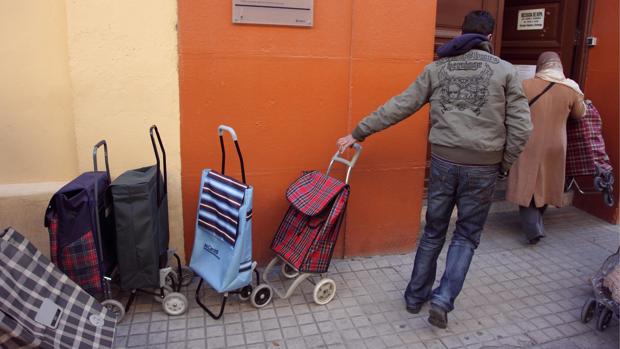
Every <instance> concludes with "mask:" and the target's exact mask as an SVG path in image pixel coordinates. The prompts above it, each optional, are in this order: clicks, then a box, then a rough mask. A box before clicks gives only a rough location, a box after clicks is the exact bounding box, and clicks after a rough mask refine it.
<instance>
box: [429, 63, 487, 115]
mask: <svg viewBox="0 0 620 349" xmlns="http://www.w3.org/2000/svg"><path fill="white" fill-rule="evenodd" d="M489 63H494V64H497V63H499V59H498V58H497V57H493V56H488V55H481V54H478V53H477V52H472V51H470V52H468V53H466V54H464V55H462V56H457V57H451V58H446V59H443V60H441V61H438V62H437V65H440V66H441V68H440V69H439V73H438V74H439V76H438V77H439V81H441V89H440V94H439V103H440V104H441V112H442V113H445V112H446V111H452V110H454V109H458V110H460V111H463V110H466V109H469V110H471V111H472V112H474V113H475V114H476V115H480V109H481V108H482V106H484V104H485V103H486V102H487V98H488V96H489V81H490V80H491V76H493V70H492V69H491V66H490V65H489Z"/></svg>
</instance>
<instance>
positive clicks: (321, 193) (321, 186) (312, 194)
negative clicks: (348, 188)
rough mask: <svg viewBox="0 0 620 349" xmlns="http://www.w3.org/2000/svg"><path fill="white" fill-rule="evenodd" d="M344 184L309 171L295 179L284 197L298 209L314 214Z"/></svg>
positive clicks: (330, 199)
mask: <svg viewBox="0 0 620 349" xmlns="http://www.w3.org/2000/svg"><path fill="white" fill-rule="evenodd" d="M344 186H345V184H344V183H342V182H341V181H339V180H337V179H335V178H332V177H329V176H326V175H324V174H322V173H321V172H319V171H311V172H308V173H306V174H304V175H303V176H301V177H300V178H299V179H297V180H296V181H295V182H294V183H293V184H292V185H291V186H290V187H289V188H288V190H287V191H286V198H287V199H288V201H289V202H290V203H291V204H293V206H295V207H296V208H297V209H298V210H299V211H301V212H303V213H304V214H306V215H308V216H314V215H316V214H318V213H319V212H321V211H323V209H324V208H325V206H326V205H327V204H328V203H330V202H331V201H332V200H333V198H334V197H335V196H336V195H337V194H338V193H339V192H340V190H341V189H342V188H343V187H344Z"/></svg>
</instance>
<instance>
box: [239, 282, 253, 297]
mask: <svg viewBox="0 0 620 349" xmlns="http://www.w3.org/2000/svg"><path fill="white" fill-rule="evenodd" d="M251 296H252V285H247V286H245V287H243V288H242V289H240V290H239V299H240V300H242V301H247V300H248V299H250V297H251Z"/></svg>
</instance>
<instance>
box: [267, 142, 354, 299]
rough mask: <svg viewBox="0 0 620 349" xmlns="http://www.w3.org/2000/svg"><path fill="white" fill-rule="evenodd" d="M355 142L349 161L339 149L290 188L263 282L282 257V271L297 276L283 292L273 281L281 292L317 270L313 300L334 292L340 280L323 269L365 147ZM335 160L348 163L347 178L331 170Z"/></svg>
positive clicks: (331, 252)
mask: <svg viewBox="0 0 620 349" xmlns="http://www.w3.org/2000/svg"><path fill="white" fill-rule="evenodd" d="M354 148H355V154H354V155H353V157H352V159H351V160H350V161H349V160H346V159H344V158H342V157H340V155H339V153H338V152H337V153H336V154H335V155H334V156H333V157H332V160H331V163H330V164H329V167H328V169H327V173H326V174H323V173H321V172H319V171H310V172H306V173H304V174H303V175H302V176H301V177H300V178H299V179H297V180H296V181H295V182H294V183H293V184H292V185H291V186H290V187H289V188H288V190H287V192H286V198H287V199H288V201H289V202H290V206H289V209H288V210H287V212H286V215H285V216H284V219H283V220H282V223H281V224H280V227H279V228H278V231H277V232H276V234H275V237H274V239H273V242H272V244H271V248H272V249H273V251H274V252H275V254H276V257H275V258H273V259H272V260H271V262H269V264H268V265H267V267H266V268H265V272H264V276H263V280H264V281H265V283H267V284H270V281H269V279H268V277H269V276H268V274H269V272H270V270H271V269H272V268H273V267H274V266H275V265H276V263H277V262H278V261H281V262H282V264H281V272H282V275H283V276H284V277H285V278H288V279H294V281H293V282H292V284H291V285H290V286H289V287H288V289H287V290H286V292H285V293H281V292H280V291H278V289H277V288H275V287H273V285H272V287H273V289H274V292H275V293H276V294H277V295H278V296H279V297H280V298H288V297H290V296H291V294H292V293H293V291H294V290H295V289H296V288H297V286H299V285H300V284H301V283H302V282H303V281H304V280H306V279H307V278H309V277H311V276H316V275H319V276H320V277H321V279H320V280H319V281H318V282H317V283H315V286H314V293H313V296H314V302H315V303H317V304H320V305H321V304H327V303H329V302H330V301H331V300H332V299H333V298H334V296H335V294H336V283H335V282H334V280H332V279H329V278H326V277H323V276H324V275H323V274H325V273H326V272H327V269H328V268H329V263H330V261H331V259H332V255H333V253H334V246H335V245H336V240H337V239H338V232H339V229H340V225H341V224H342V221H343V219H344V213H345V210H346V205H347V199H348V198H349V185H348V181H349V175H350V173H351V169H352V168H353V166H354V165H355V162H356V161H357V159H358V157H359V155H360V152H361V150H362V147H361V146H360V145H359V144H355V146H354ZM334 162H340V163H342V164H344V165H346V166H347V168H348V169H347V174H346V178H345V181H344V182H342V181H340V180H338V179H335V178H333V177H330V176H329V172H330V170H331V167H332V165H333V164H334Z"/></svg>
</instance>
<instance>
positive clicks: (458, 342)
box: [116, 208, 620, 349]
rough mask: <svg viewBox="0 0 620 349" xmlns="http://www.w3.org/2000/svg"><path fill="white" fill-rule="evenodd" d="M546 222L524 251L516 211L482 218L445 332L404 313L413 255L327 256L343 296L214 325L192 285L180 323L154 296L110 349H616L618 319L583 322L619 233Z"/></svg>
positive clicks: (232, 308)
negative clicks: (592, 280)
mask: <svg viewBox="0 0 620 349" xmlns="http://www.w3.org/2000/svg"><path fill="white" fill-rule="evenodd" d="M545 222H546V228H547V232H548V237H547V238H545V239H544V240H543V241H542V242H541V243H540V244H539V245H536V246H526V245H524V243H523V237H522V236H521V234H520V232H519V222H518V214H517V213H516V212H514V211H513V212H504V213H494V214H492V215H491V216H490V217H489V220H488V223H487V226H486V229H485V232H484V234H483V239H482V243H481V245H480V247H479V248H478V250H477V252H476V255H475V257H474V260H473V263H472V265H471V268H470V272H469V274H468V277H467V281H466V283H465V287H464V289H463V292H462V293H461V295H460V297H459V298H458V299H457V303H456V309H455V310H454V311H453V312H451V313H450V314H449V322H448V328H447V329H446V330H440V329H437V328H434V327H432V326H430V325H429V324H428V323H427V322H426V318H427V307H426V306H425V307H424V308H423V309H422V312H421V313H420V314H418V315H412V314H409V313H407V312H406V311H405V309H404V301H403V299H402V292H403V290H404V288H405V286H406V284H407V282H408V280H409V275H410V273H411V268H412V264H413V254H412V253H409V254H404V255H390V256H378V257H371V258H353V259H345V260H334V261H333V262H332V266H331V271H330V273H329V277H331V278H333V279H334V280H335V281H336V284H337V286H338V290H337V294H336V298H335V299H334V300H333V301H332V302H331V303H329V304H328V305H326V306H317V305H315V304H314V303H313V302H312V293H311V292H312V285H311V284H309V283H306V284H305V285H304V286H303V287H300V290H298V292H297V293H296V294H295V295H294V296H293V297H291V298H290V299H288V300H280V299H275V301H274V302H272V303H271V304H270V305H268V306H267V307H266V308H263V309H261V310H256V309H255V308H253V307H252V306H251V305H250V304H249V303H247V302H239V301H238V298H237V297H236V296H231V299H230V300H229V304H228V305H227V307H226V312H225V315H224V317H223V319H221V320H219V321H216V320H212V319H211V318H210V317H209V316H207V315H206V314H205V313H204V312H203V310H202V309H201V308H199V307H198V306H197V305H196V303H195V301H194V291H195V288H196V284H197V282H196V280H194V283H193V284H192V285H191V286H190V287H189V288H187V289H186V294H187V297H188V299H189V300H190V303H191V308H190V310H189V312H188V313H186V314H185V315H184V316H181V317H176V318H171V317H168V316H167V315H165V314H164V313H163V312H162V310H161V307H160V305H159V304H158V303H155V302H154V301H153V300H152V297H149V296H140V298H139V299H138V302H137V305H136V306H134V307H133V309H132V310H131V312H130V313H129V314H128V315H127V317H126V319H125V320H124V321H123V323H122V324H120V325H119V327H118V331H117V339H116V343H117V347H119V348H123V347H129V348H135V347H147V348H224V347H226V348H278V349H284V348H289V349H291V348H353V349H363V348H372V349H377V348H416V349H417V348H420V349H423V348H429V349H444V348H527V347H537V348H554V349H559V348H562V349H577V348H603V349H606V348H614V349H617V348H618V322H617V321H616V320H612V324H611V326H610V327H609V328H608V329H607V330H606V331H605V332H598V331H596V330H595V329H594V321H592V322H590V323H589V324H587V325H584V324H582V323H581V322H580V321H579V316H580V312H581V306H582V305H583V303H584V302H585V300H586V299H587V298H588V297H589V296H590V295H591V294H592V291H591V288H590V284H589V282H588V277H590V276H591V275H592V274H593V273H594V272H595V271H596V270H597V269H598V268H599V267H600V265H601V263H602V262H603V260H604V259H605V258H606V257H607V256H608V255H610V254H611V253H613V252H615V249H617V248H618V245H619V243H620V242H619V238H620V233H619V230H618V227H617V226H613V225H610V224H607V223H605V222H603V221H600V220H598V219H596V218H594V217H592V216H590V215H588V214H585V213H583V212H581V211H579V210H577V209H574V208H568V209H562V210H557V209H556V210H549V211H548V215H547V216H546V220H545ZM446 251H447V248H444V251H443V253H442V255H441V257H440V266H439V271H440V272H442V271H443V263H444V259H445V253H446ZM439 277H440V275H439V276H438V278H439ZM204 299H205V301H207V303H208V304H209V305H210V306H211V307H214V308H215V307H216V305H215V304H216V303H217V302H219V300H220V298H219V296H217V295H214V294H213V293H211V292H208V293H207V295H205V298H204Z"/></svg>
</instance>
